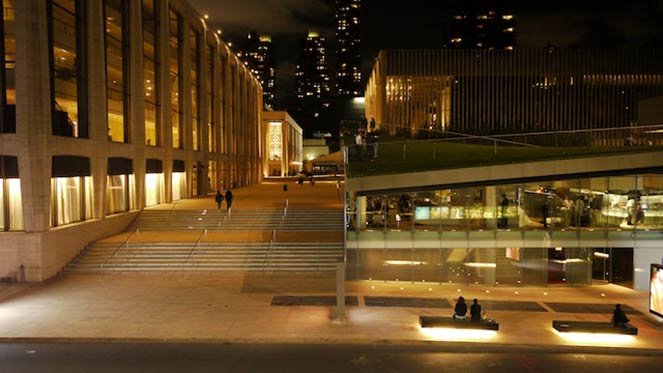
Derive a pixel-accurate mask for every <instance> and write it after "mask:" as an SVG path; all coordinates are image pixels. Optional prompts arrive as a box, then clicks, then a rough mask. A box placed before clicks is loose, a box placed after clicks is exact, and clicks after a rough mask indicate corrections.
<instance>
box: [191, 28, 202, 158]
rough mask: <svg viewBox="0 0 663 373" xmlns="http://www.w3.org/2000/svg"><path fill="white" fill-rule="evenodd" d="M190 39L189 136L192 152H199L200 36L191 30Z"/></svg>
mask: <svg viewBox="0 0 663 373" xmlns="http://www.w3.org/2000/svg"><path fill="white" fill-rule="evenodd" d="M189 38H190V39H191V41H190V42H191V72H190V74H191V135H192V140H193V150H200V135H201V133H200V120H199V118H200V112H199V110H200V102H199V100H200V92H199V91H198V89H199V86H200V84H199V83H198V79H199V77H200V52H199V49H200V34H198V33H197V32H196V31H194V30H191V31H190V32H189Z"/></svg>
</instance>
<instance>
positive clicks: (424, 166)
mask: <svg viewBox="0 0 663 373" xmlns="http://www.w3.org/2000/svg"><path fill="white" fill-rule="evenodd" d="M653 149H663V147H661V146H656V147H652V146H630V147H580V146H579V147H526V146H505V145H499V146H497V147H494V146H493V145H477V144H463V143H460V142H448V141H409V142H402V143H378V149H377V156H376V157H375V158H374V159H373V161H368V160H353V159H357V157H356V155H357V154H358V153H357V152H358V150H359V149H358V148H356V147H350V149H349V151H350V152H351V153H350V157H349V159H350V161H349V165H348V169H347V173H348V176H349V177H359V176H370V175H380V174H396V173H403V172H417V171H432V170H440V169H449V168H463V167H477V166H487V165H496V164H510V163H523V162H531V161H545V160H553V159H564V158H574V157H581V156H594V155H608V154H612V153H632V152H641V151H651V150H653ZM366 151H367V152H370V148H367V149H366ZM353 154H354V155H355V157H354V158H353V156H352V155H353Z"/></svg>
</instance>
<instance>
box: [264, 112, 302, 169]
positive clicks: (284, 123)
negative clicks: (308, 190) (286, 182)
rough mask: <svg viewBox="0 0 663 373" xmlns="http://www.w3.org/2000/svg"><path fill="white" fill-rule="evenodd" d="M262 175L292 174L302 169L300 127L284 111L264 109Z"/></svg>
mask: <svg viewBox="0 0 663 373" xmlns="http://www.w3.org/2000/svg"><path fill="white" fill-rule="evenodd" d="M262 121H263V129H262V133H263V134H264V136H265V138H264V140H263V144H265V145H264V146H265V149H264V154H265V157H264V158H263V171H264V176H265V177H267V176H294V175H297V173H299V172H300V171H301V170H302V164H303V163H302V145H303V141H302V135H303V133H302V128H301V127H300V126H299V125H298V124H297V122H295V120H294V119H292V117H291V116H290V115H289V114H288V112H286V111H265V112H264V113H263V115H262Z"/></svg>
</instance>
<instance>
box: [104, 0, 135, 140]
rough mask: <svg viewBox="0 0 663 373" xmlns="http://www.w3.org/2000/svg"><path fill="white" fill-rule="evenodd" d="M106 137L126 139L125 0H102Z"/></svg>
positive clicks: (126, 29) (126, 50) (126, 60)
mask: <svg viewBox="0 0 663 373" xmlns="http://www.w3.org/2000/svg"><path fill="white" fill-rule="evenodd" d="M104 11H105V17H106V94H107V104H108V139H109V140H110V141H115V142H128V128H127V122H128V117H129V116H128V115H127V108H128V104H129V100H128V97H127V96H128V93H129V90H128V89H127V85H128V79H127V78H125V77H128V75H129V74H128V73H127V72H128V71H129V69H128V66H127V65H128V51H129V40H128V38H127V37H126V35H127V34H128V32H127V31H128V25H127V20H128V18H129V17H128V8H127V6H126V2H125V1H124V0H104Z"/></svg>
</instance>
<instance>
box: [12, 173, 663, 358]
mask: <svg viewBox="0 0 663 373" xmlns="http://www.w3.org/2000/svg"><path fill="white" fill-rule="evenodd" d="M234 193H235V206H238V208H242V209H248V208H272V207H275V206H277V205H278V204H280V202H278V199H280V198H283V197H284V193H289V194H288V196H289V197H288V198H289V201H290V204H291V206H292V204H293V203H294V204H300V205H301V206H305V207H303V208H311V206H312V205H314V206H318V207H326V208H332V207H337V208H340V206H341V205H340V203H339V202H338V197H337V194H336V193H337V191H336V185H335V183H333V182H331V183H322V182H318V183H316V185H315V186H313V187H311V186H310V185H307V184H305V185H302V186H299V185H296V184H294V183H290V184H289V191H288V192H283V190H282V184H281V183H276V184H263V185H260V186H255V187H249V188H241V189H237V190H236V191H235V192H234ZM274 200H277V202H274ZM213 207H215V206H214V202H213V200H212V199H211V197H210V198H204V199H203V198H200V199H195V200H186V201H182V202H181V203H179V204H177V206H176V207H175V208H186V209H189V208H213ZM158 208H172V206H169V205H163V206H159V207H158ZM154 235H155V236H154V237H150V239H152V238H154V239H162V240H165V239H172V238H173V237H171V235H172V233H168V234H165V233H164V234H163V235H162V236H159V233H155V234H154ZM145 238H146V237H145ZM109 239H111V240H121V239H122V237H115V238H109ZM246 239H249V237H247V238H246ZM15 286H23V287H24V286H25V285H3V289H2V290H3V292H2V293H0V341H16V340H24V339H28V340H41V339H47V340H79V339H82V340H152V341H154V340H169V341H223V342H289V343H313V342H316V343H334V342H336V343H394V344H395V343H408V344H411V343H414V344H419V343H423V344H426V345H428V344H430V343H435V344H438V343H440V344H442V345H443V346H450V348H461V347H462V348H464V349H465V350H472V351H487V350H489V349H496V348H505V349H513V348H518V349H525V348H529V349H542V350H545V351H548V350H557V351H560V350H564V351H597V352H599V351H600V352H606V348H608V350H607V351H609V352H613V350H611V349H614V352H619V353H657V354H658V353H660V354H663V325H662V324H661V323H660V322H659V321H656V320H655V319H654V318H653V317H652V316H651V315H649V313H648V299H647V294H646V293H645V292H638V291H633V290H630V289H626V288H623V287H619V286H616V285H595V286H589V287H583V288H566V287H548V288H529V287H526V288H506V287H504V288H503V287H500V288H485V287H481V286H466V285H460V286H459V285H451V284H444V285H439V284H427V283H417V284H410V283H406V284H405V283H384V282H347V283H346V289H347V295H352V296H356V297H357V300H358V305H357V306H352V307H348V308H347V317H346V319H345V320H344V321H340V322H339V321H334V320H332V319H331V316H330V315H331V312H332V309H333V307H330V306H324V305H322V306H273V305H272V300H273V297H275V296H283V295H300V296H312V295H324V296H330V297H331V296H333V295H334V291H335V283H334V278H333V276H329V275H326V276H325V275H295V274H277V275H268V274H262V273H253V274H243V273H239V274H237V273H235V274H226V273H222V274H219V273H218V272H217V273H191V272H166V273H163V272H161V273H159V272H157V273H148V274H140V273H132V274H126V273H118V274H107V275H104V274H100V275H96V274H95V275H93V274H72V273H69V274H64V275H61V276H58V277H57V278H55V279H52V280H49V281H47V282H44V283H41V284H35V285H32V286H30V287H28V288H21V289H19V290H21V291H20V292H18V293H16V288H15ZM12 289H13V291H12ZM459 295H463V296H464V297H465V298H466V299H468V300H471V299H473V298H475V297H476V298H479V299H480V301H483V302H486V303H485V304H486V305H489V304H491V303H490V301H495V302H507V301H527V302H531V303H530V304H532V303H534V304H535V305H537V307H538V308H540V309H542V311H541V310H540V311H539V312H533V311H527V310H523V309H517V310H512V311H499V310H493V309H490V307H484V310H485V311H486V312H487V316H488V317H491V318H494V319H497V320H498V321H499V323H500V330H499V332H497V333H492V334H489V335H488V336H487V337H486V338H483V337H485V336H483V337H482V336H472V337H471V338H469V337H468V336H467V335H464V336H454V335H449V334H435V333H428V332H425V331H422V329H421V328H419V326H418V317H419V315H442V316H449V315H450V314H451V312H452V311H451V308H416V307H384V306H383V307H376V306H368V305H367V304H366V297H371V296H382V297H397V298H405V297H410V298H411V297H419V298H434V299H446V300H447V301H448V302H449V304H450V305H451V304H454V302H455V300H456V298H457V297H458V296H459ZM555 302H559V303H588V304H604V305H606V306H608V305H609V306H610V307H611V306H612V305H614V304H615V303H622V304H626V305H628V306H630V307H632V308H634V309H636V310H638V311H640V314H639V315H630V316H629V317H630V318H631V320H632V323H633V324H634V325H635V326H637V327H638V328H639V335H638V336H637V337H635V338H631V339H628V340H622V341H617V342H611V341H608V340H600V341H589V342H579V341H569V340H566V339H564V338H562V337H561V336H560V335H558V334H556V333H555V332H554V331H553V330H552V328H551V324H552V320H554V319H563V320H602V321H609V319H610V315H609V314H605V313H582V312H578V311H577V310H573V311H574V312H570V313H561V312H556V311H555V309H554V307H553V306H552V304H553V303H555ZM493 304H498V303H493ZM572 308H573V307H572ZM480 337H482V338H480Z"/></svg>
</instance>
